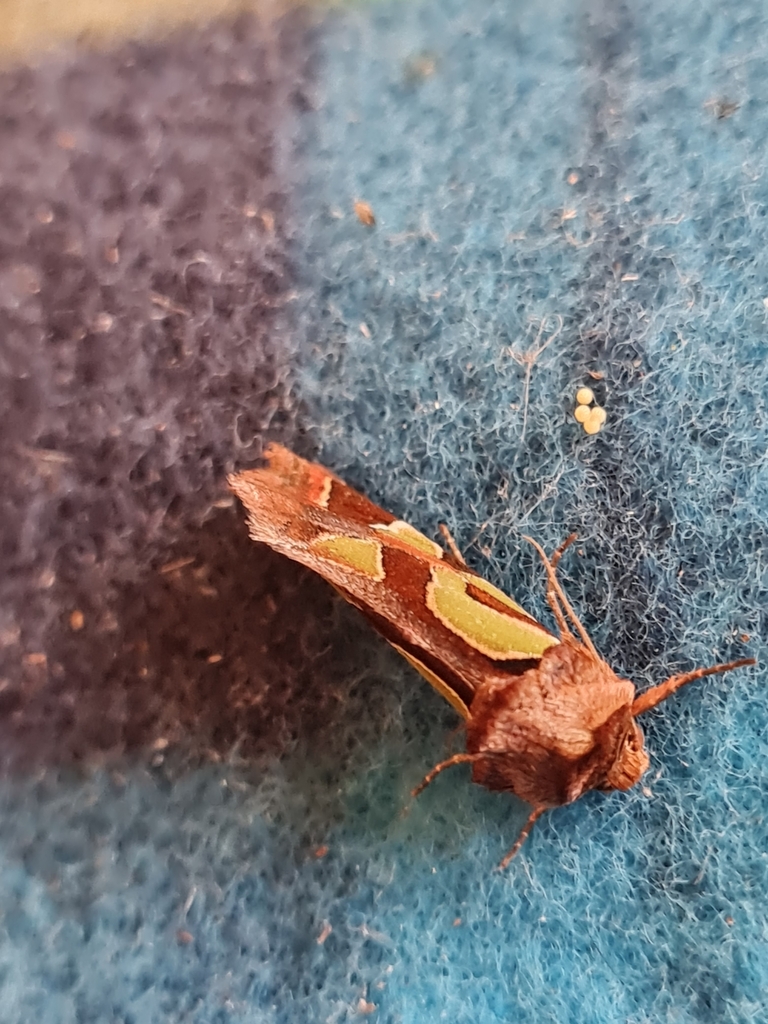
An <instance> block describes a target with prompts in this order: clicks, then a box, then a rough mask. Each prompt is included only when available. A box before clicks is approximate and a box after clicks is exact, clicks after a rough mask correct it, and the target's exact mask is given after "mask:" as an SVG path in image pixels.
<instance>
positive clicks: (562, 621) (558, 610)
mask: <svg viewBox="0 0 768 1024" xmlns="http://www.w3.org/2000/svg"><path fill="white" fill-rule="evenodd" d="M577 536H578V534H576V533H572V534H571V535H570V536H569V537H566V538H565V540H564V541H563V543H562V544H561V545H560V547H559V548H557V550H556V551H555V552H554V553H553V555H552V557H551V558H550V559H549V564H550V565H551V566H552V572H553V573H556V572H557V565H558V562H559V561H560V559H561V558H562V557H563V554H564V552H565V551H566V550H567V549H568V548H569V547H570V546H571V544H573V542H574V541H575V540H576V538H577ZM547 604H548V605H549V607H550V608H551V609H552V614H553V615H554V616H555V621H556V622H557V628H558V629H559V630H560V635H561V636H569V637H573V633H572V632H571V630H570V628H569V626H568V623H567V621H566V618H565V612H564V611H563V608H562V606H561V604H560V601H559V599H558V596H557V591H556V590H555V588H554V587H553V586H552V579H551V577H550V575H549V573H547Z"/></svg>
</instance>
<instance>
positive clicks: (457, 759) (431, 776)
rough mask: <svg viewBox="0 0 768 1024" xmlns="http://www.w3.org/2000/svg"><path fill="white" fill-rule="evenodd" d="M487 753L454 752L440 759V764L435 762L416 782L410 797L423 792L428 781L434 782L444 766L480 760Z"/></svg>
mask: <svg viewBox="0 0 768 1024" xmlns="http://www.w3.org/2000/svg"><path fill="white" fill-rule="evenodd" d="M487 757H488V754H487V753H485V754H454V755H453V757H449V758H448V760H447V761H441V762H440V764H436V765H435V767H434V768H433V769H432V771H431V772H429V773H428V774H427V775H425V776H424V779H423V780H422V781H421V782H420V783H419V784H418V786H417V787H416V789H414V790H412V791H411V796H412V797H417V796H418V795H419V793H423V792H424V790H425V789H426V788H427V786H428V785H429V784H430V782H434V781H435V779H436V778H437V776H438V775H439V774H440V772H444V771H445V769H446V768H452V767H453V765H455V764H470V763H471V762H473V761H482V760H483V758H487Z"/></svg>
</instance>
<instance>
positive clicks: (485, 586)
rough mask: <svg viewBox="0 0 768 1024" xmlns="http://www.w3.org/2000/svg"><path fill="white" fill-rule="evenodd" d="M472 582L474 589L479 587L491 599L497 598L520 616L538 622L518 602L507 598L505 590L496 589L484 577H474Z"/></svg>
mask: <svg viewBox="0 0 768 1024" xmlns="http://www.w3.org/2000/svg"><path fill="white" fill-rule="evenodd" d="M470 582H471V583H472V586H473V587H477V589H478V590H484V591H485V593H486V594H489V595H490V596H491V597H495V598H496V600H497V601H499V602H500V603H501V604H505V605H506V606H507V607H508V608H511V609H512V610H513V611H515V612H518V613H519V614H520V615H525V617H526V618H527V619H530V620H531V622H536V620H535V619H534V617H533V616H532V615H531V614H530V613H529V612H527V611H526V610H525V608H521V607H520V605H519V604H518V603H517V601H513V600H512V598H511V597H507V595H506V594H505V593H504V591H503V590H499V588H498V587H494V585H493V584H492V583H489V582H488V580H484V579H483V577H482V576H473V577H472V579H471V581H470Z"/></svg>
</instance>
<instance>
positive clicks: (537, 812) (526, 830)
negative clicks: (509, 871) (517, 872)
mask: <svg viewBox="0 0 768 1024" xmlns="http://www.w3.org/2000/svg"><path fill="white" fill-rule="evenodd" d="M546 810H547V808H546V807H534V809H533V810H532V811H531V813H530V814H529V815H528V821H526V823H525V824H524V825H523V827H522V828H521V829H520V835H519V836H518V837H517V839H516V840H515V845H514V846H513V847H512V849H511V850H510V851H509V853H508V854H507V855H506V856H505V857H504V859H503V860H502V861H500V863H499V866H498V868H497V871H503V870H504V868H506V867H509V864H510V862H511V861H513V860H514V858H515V857H516V856H517V854H518V852H519V850H520V847H521V846H522V845H523V843H524V842H525V840H526V839H527V838H528V836H529V835H530V832H531V829H532V828H533V825H534V822H535V821H536V819H537V818H540V817H541V815H542V814H543V813H544V811H546Z"/></svg>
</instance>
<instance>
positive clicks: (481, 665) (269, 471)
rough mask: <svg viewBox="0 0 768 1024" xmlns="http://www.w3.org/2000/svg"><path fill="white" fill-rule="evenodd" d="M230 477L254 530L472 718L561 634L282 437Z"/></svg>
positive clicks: (536, 659) (251, 528)
mask: <svg viewBox="0 0 768 1024" xmlns="http://www.w3.org/2000/svg"><path fill="white" fill-rule="evenodd" d="M266 458H267V460H268V465H267V466H266V467H264V468H261V469H253V470H246V471H244V472H241V473H237V474H235V475H233V476H231V477H230V478H229V485H230V487H231V488H232V490H233V491H234V493H235V494H237V496H238V497H239V498H240V499H241V501H242V502H243V504H244V505H245V507H246V509H247V511H248V524H249V530H250V535H251V537H252V538H253V539H254V540H258V541H261V542H263V543H265V544H268V545H269V546H270V547H271V548H273V549H274V550H276V551H279V552H281V553H282V554H285V555H287V556H288V557H289V558H292V559H293V560H294V561H297V562H300V563H301V564H302V565H305V566H307V567H308V568H310V569H313V570H314V571H315V572H317V573H319V575H321V576H323V577H324V578H325V579H326V580H328V582H329V583H331V584H332V585H333V586H334V587H336V589H337V590H338V591H339V592H340V593H341V594H342V596H344V597H345V598H346V599H347V600H348V601H349V602H350V603H351V604H353V605H355V606H356V607H357V608H359V609H360V610H361V611H362V612H363V614H364V615H365V616H366V618H368V620H369V621H370V622H371V624H372V625H373V626H374V627H375V628H376V629H377V630H378V631H379V632H380V633H381V634H382V635H383V636H384V637H385V639H387V640H388V641H389V642H390V643H391V644H392V645H393V646H394V647H395V648H396V649H397V650H398V651H399V652H400V653H401V654H402V655H403V656H404V657H405V658H407V660H408V661H410V663H411V664H412V665H413V666H414V667H415V668H416V669H417V670H418V671H419V672H421V674H422V675H424V677H425V678H426V679H427V680H428V681H429V682H430V683H431V684H432V685H433V686H434V687H435V689H437V690H438V692H440V693H441V695H442V696H443V697H445V698H446V699H447V700H448V701H449V702H450V703H451V704H452V705H453V706H454V707H455V708H456V709H457V710H458V711H459V713H460V714H462V715H464V717H469V708H470V706H471V703H472V700H473V697H474V695H475V693H476V691H477V690H478V688H479V687H480V686H481V685H482V684H483V683H485V682H488V681H490V680H491V679H492V678H493V677H499V678H500V680H501V679H502V678H503V679H506V680H508V679H509V676H510V674H514V675H519V674H520V673H522V672H524V671H525V670H526V669H527V668H530V667H533V666H534V665H535V664H537V663H538V660H539V658H540V656H541V653H543V651H544V650H545V649H547V648H548V647H550V646H552V645H553V644H555V643H557V642H558V641H557V640H556V638H555V637H553V636H552V634H550V633H549V632H548V631H547V630H546V629H545V628H544V627H543V626H541V625H540V624H539V623H537V622H536V620H535V619H533V618H532V617H531V616H530V615H528V613H527V612H525V611H524V610H523V609H521V608H520V607H519V606H518V605H516V604H515V602H513V601H511V599H509V598H508V597H506V595H504V594H503V593H502V592H501V591H499V590H497V589H496V588H495V587H493V586H492V585H491V584H489V583H487V581H485V580H483V579H482V578H481V577H479V576H477V575H476V574H475V573H472V572H470V571H469V570H466V569H462V568H459V567H457V566H456V565H454V564H452V562H451V561H449V559H448V558H447V557H446V556H445V553H444V552H443V550H442V548H440V547H439V546H438V545H437V544H435V543H434V541H431V540H430V539H429V538H428V537H425V536H424V535H423V534H422V533H420V532H419V531H418V530H416V529H415V528H414V527H412V526H410V525H409V524H407V523H404V522H402V521H401V520H398V519H396V518H395V516H393V515H392V514H391V513H389V512H385V511H384V510H383V509H381V508H379V506H378V505H376V504H374V503H373V502H371V501H369V500H368V499H367V498H365V497H363V495H361V494H359V493H358V492H357V491H355V490H354V488H352V487H349V486H348V485H347V484H345V483H344V482H343V481H341V480H340V479H339V478H338V477H336V476H334V475H333V474H332V473H329V472H328V471H327V470H325V469H324V468H323V467H321V466H318V465H316V464H314V463H310V462H307V461H305V460H304V459H300V458H299V457H298V456H296V455H293V454H292V453H291V452H289V451H288V450H287V449H285V448H282V447H281V446H279V445H271V446H270V447H269V448H268V449H267V452H266Z"/></svg>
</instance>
